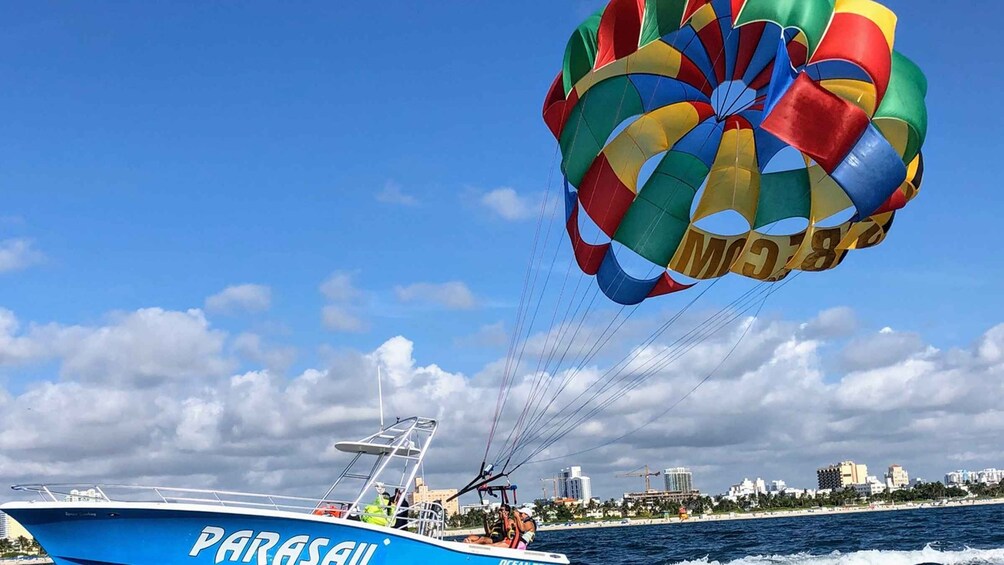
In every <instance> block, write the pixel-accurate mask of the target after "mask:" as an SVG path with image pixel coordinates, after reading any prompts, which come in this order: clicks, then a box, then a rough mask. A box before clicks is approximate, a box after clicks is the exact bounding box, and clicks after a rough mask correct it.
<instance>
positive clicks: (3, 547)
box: [0, 538, 14, 555]
mask: <svg viewBox="0 0 1004 565" xmlns="http://www.w3.org/2000/svg"><path fill="white" fill-rule="evenodd" d="M11 551H14V544H13V543H11V541H10V540H9V539H7V538H0V555H4V554H6V553H10V552H11Z"/></svg>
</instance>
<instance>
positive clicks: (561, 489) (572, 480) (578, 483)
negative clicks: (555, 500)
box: [558, 465, 593, 502]
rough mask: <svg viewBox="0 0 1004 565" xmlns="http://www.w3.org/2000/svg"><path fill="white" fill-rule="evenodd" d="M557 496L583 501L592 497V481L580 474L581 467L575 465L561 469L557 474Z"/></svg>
mask: <svg viewBox="0 0 1004 565" xmlns="http://www.w3.org/2000/svg"><path fill="white" fill-rule="evenodd" d="M558 496H559V497H560V498H572V499H575V500H582V501H585V502H588V501H589V499H591V498H592V497H593V488H592V482H591V481H590V479H589V477H586V476H584V475H583V474H582V467H579V466H577V465H576V466H574V467H568V468H565V469H562V470H561V474H560V475H558Z"/></svg>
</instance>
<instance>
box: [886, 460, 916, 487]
mask: <svg viewBox="0 0 1004 565" xmlns="http://www.w3.org/2000/svg"><path fill="white" fill-rule="evenodd" d="M885 480H886V485H888V486H889V487H891V488H906V487H908V486H910V474H909V473H907V472H906V469H904V468H903V467H901V466H899V465H890V466H889V471H888V472H887V473H886V475H885Z"/></svg>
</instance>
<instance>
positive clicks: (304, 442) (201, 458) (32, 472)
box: [0, 309, 1004, 496]
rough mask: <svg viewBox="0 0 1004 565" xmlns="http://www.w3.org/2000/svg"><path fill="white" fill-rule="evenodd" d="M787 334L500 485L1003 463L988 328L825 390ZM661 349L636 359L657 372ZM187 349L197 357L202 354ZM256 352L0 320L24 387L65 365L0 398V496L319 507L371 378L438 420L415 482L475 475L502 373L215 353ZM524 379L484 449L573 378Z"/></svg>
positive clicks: (717, 340)
mask: <svg viewBox="0 0 1004 565" xmlns="http://www.w3.org/2000/svg"><path fill="white" fill-rule="evenodd" d="M650 323H651V321H650V320H649V321H646V320H631V323H630V324H628V325H627V326H625V327H624V331H625V332H626V334H627V335H628V336H632V335H633V334H634V332H637V331H638V328H643V327H646V325H645V324H650ZM632 324H637V325H635V326H632ZM803 326H804V323H800V322H793V321H785V320H765V319H762V320H759V321H757V322H756V323H755V324H754V325H753V326H752V328H751V329H750V331H749V333H748V334H747V336H746V338H745V339H744V340H743V342H742V343H741V344H740V346H739V347H738V348H737V349H736V351H735V353H733V354H732V356H731V357H730V358H729V359H728V361H727V362H726V363H725V365H723V367H722V368H721V370H720V371H719V372H718V373H716V374H715V376H714V377H713V378H711V379H710V380H709V381H707V382H706V383H705V384H704V385H703V386H701V387H700V388H698V389H697V391H696V392H695V393H693V395H692V396H691V397H690V398H689V399H687V400H686V401H685V402H683V403H681V404H680V405H679V406H677V407H676V408H675V409H673V410H671V411H669V412H665V411H666V409H667V408H668V407H669V406H672V405H673V403H675V402H677V401H678V400H679V399H680V398H682V397H683V396H684V395H686V394H687V393H688V392H689V391H691V390H692V389H693V388H694V386H695V385H696V384H697V383H698V382H699V381H700V380H701V379H703V378H704V377H705V376H707V375H708V374H709V372H710V371H711V370H713V369H714V368H715V367H716V366H717V365H718V364H719V362H720V361H721V360H722V358H723V357H724V355H725V354H726V353H727V352H728V351H729V350H730V349H731V348H732V346H733V345H734V344H735V341H736V339H737V338H738V337H739V335H740V333H741V327H742V326H739V325H737V326H735V327H733V328H731V329H729V330H728V331H725V332H722V333H720V334H717V335H715V336H714V337H712V338H710V339H708V340H706V341H704V342H703V343H701V344H700V345H698V346H697V347H696V348H695V349H694V350H693V351H691V352H689V353H688V354H687V355H686V356H684V357H682V358H680V359H679V360H678V361H677V362H676V363H674V364H671V365H668V366H666V367H664V368H663V369H661V370H660V371H659V372H658V374H656V375H653V376H652V377H651V378H650V379H648V380H647V381H645V382H643V383H641V385H640V386H639V387H638V388H637V389H635V390H634V391H633V392H631V393H630V394H628V395H627V396H625V397H624V398H623V399H622V400H621V401H619V402H616V403H614V404H611V405H610V406H607V407H604V408H602V409H600V410H599V411H598V412H597V413H596V414H594V415H592V416H591V417H589V418H587V419H586V420H585V421H584V422H583V423H582V424H581V425H580V426H577V427H574V428H572V429H571V430H570V433H569V434H568V436H567V437H565V438H564V439H562V440H561V441H560V442H559V443H557V444H556V445H555V446H553V447H552V448H551V449H550V450H549V451H547V452H545V454H544V456H547V455H563V454H567V453H569V452H572V451H577V450H579V449H582V448H587V447H593V446H596V445H600V444H603V443H606V442H610V445H609V446H608V447H604V448H602V449H599V450H596V451H592V452H589V453H584V454H581V455H576V456H574V457H572V458H569V459H562V460H558V461H552V462H549V463H542V464H533V465H530V466H527V467H525V468H523V469H521V470H520V472H519V473H518V475H517V476H515V477H514V479H516V480H520V478H521V477H522V478H523V480H527V477H529V478H532V479H534V480H535V479H536V478H537V477H542V476H551V475H553V474H555V473H556V472H557V470H558V469H560V468H561V467H563V466H567V465H569V464H578V465H582V466H583V469H584V471H585V472H586V473H587V474H589V475H590V476H592V477H593V481H594V491H595V492H598V493H599V494H601V495H605V496H610V495H613V494H616V493H619V492H623V491H624V490H627V489H628V488H631V486H630V485H627V484H625V483H624V482H623V481H621V480H619V479H615V478H613V477H614V473H615V472H616V471H619V470H625V469H631V468H636V467H639V466H641V465H643V464H646V463H648V464H652V465H657V466H658V465H661V466H666V467H668V466H676V465H687V466H691V467H693V468H694V469H695V480H696V481H697V483H698V486H699V487H700V488H701V489H702V491H705V492H711V493H715V492H719V491H720V490H722V489H724V488H725V487H726V486H727V485H728V484H729V483H732V482H736V481H739V480H741V479H742V476H743V475H751V476H753V475H760V476H765V477H770V478H783V479H785V480H787V481H788V483H789V484H793V485H795V486H803V487H805V486H812V484H813V482H814V479H815V469H816V468H817V467H818V466H820V465H824V464H828V463H832V462H836V461H840V460H843V459H855V460H859V461H861V462H865V463H867V464H868V465H870V466H871V467H872V470H873V474H874V473H875V471H880V470H881V469H883V468H884V467H885V466H886V465H888V464H890V463H893V462H896V463H901V464H904V465H905V466H906V467H907V468H908V470H910V471H911V474H912V475H920V476H923V477H925V478H928V479H936V478H938V477H939V476H940V474H941V473H943V472H944V471H946V470H948V469H949V468H950V467H954V466H957V465H958V464H959V462H965V464H966V465H967V466H971V467H981V468H982V467H983V466H997V467H1000V466H1001V465H1002V462H1001V461H999V457H1000V453H1001V448H1000V440H999V438H1000V436H1001V435H1002V434H1004V411H1002V410H1001V408H1000V407H1001V406H1002V405H1004V384H1002V383H1004V355H1002V354H1001V352H1002V351H1004V325H1001V326H998V327H996V328H992V329H990V330H989V331H987V332H986V333H985V334H983V335H982V336H980V337H979V339H977V340H976V341H975V343H974V344H973V345H972V346H971V347H967V348H960V349H948V350H941V349H938V348H936V347H933V346H932V345H931V344H930V343H926V342H925V341H924V340H923V339H920V342H921V343H922V345H923V347H919V348H918V347H906V348H901V349H896V351H897V352H898V354H897V356H892V357H882V358H881V363H867V362H866V363H861V364H860V366H862V367H867V368H863V369H856V370H852V371H850V372H847V373H846V374H843V375H836V376H833V375H827V374H826V370H825V366H826V365H827V363H826V362H825V361H826V359H825V358H824V355H826V354H827V353H826V352H828V351H836V352H837V354H838V355H841V356H843V355H844V353H843V352H841V351H840V349H839V347H840V346H841V345H844V341H843V338H832V339H831V338H822V337H819V334H815V335H812V336H809V335H806V332H804V331H800V329H801V328H803ZM169 330H170V331H169ZM588 330H589V328H585V329H584V332H588ZM172 334H177V335H174V336H173V337H172ZM582 335H588V333H584V334H582ZM874 335H875V334H872V335H868V334H862V335H856V336H854V337H855V339H851V340H850V341H849V342H847V344H846V346H847V347H851V348H854V347H859V346H860V344H862V343H865V342H867V341H868V340H869V339H872V338H874ZM883 335H888V334H883ZM891 335H893V336H896V335H911V336H912V334H897V333H896V332H893V334H891ZM127 336H128V337H127ZM671 339H672V338H670V337H665V338H663V339H662V340H660V341H659V342H658V343H656V344H653V346H652V347H650V348H646V349H645V350H643V354H644V355H647V356H649V358H654V356H656V355H658V354H659V352H660V351H662V352H665V351H667V345H668V344H669V343H670V340H671ZM911 339H913V337H911ZM172 340H173V343H165V342H170V341H172ZM199 342H208V343H209V344H210V346H209V347H203V349H201V350H199V349H198V347H199V346H198V343H199ZM635 343H637V342H635ZM193 348H195V349H196V350H195V351H194V352H190V351H189V350H192V349H193ZM255 348H258V349H260V350H267V349H268V348H267V347H266V346H264V345H262V343H261V341H260V340H259V339H256V337H249V334H242V335H239V336H237V337H235V338H231V337H230V336H227V335H226V334H221V333H220V332H218V331H215V330H213V329H212V328H210V327H209V326H208V323H207V322H206V321H205V318H204V317H203V316H202V315H201V313H200V312H199V311H189V312H169V311H160V310H153V309H151V310H143V311H137V312H133V313H127V314H120V315H117V316H114V317H112V318H111V319H110V320H109V322H108V323H107V324H106V325H103V326H99V327H79V326H64V325H48V326H38V325H34V324H30V323H29V324H20V323H18V321H17V320H16V318H15V317H14V316H13V314H11V313H9V312H4V311H0V359H7V360H9V362H6V363H5V371H8V372H10V371H21V369H20V367H23V366H25V364H27V365H28V366H29V367H30V369H29V370H27V371H25V372H24V373H25V374H33V375H34V374H40V373H42V374H44V372H45V371H46V370H47V366H48V364H49V363H50V362H52V361H55V362H56V364H58V366H59V367H60V368H61V369H60V373H61V375H59V376H57V375H51V376H50V377H49V378H47V379H43V380H42V381H38V382H35V383H33V384H27V385H26V388H25V389H24V390H21V391H20V392H12V391H10V390H5V389H4V388H3V387H2V386H0V483H16V482H25V481H33V480H48V481H62V480H74V479H78V480H79V479H80V478H81V477H86V478H88V479H93V478H103V479H104V480H107V481H109V482H159V483H167V484H179V483H181V484H185V485H188V486H194V487H203V486H205V487H220V488H233V489H242V490H243V489H252V490H258V489H268V490H272V489H275V490H279V491H281V492H288V493H291V494H305V495H311V494H313V493H319V492H323V491H324V488H325V487H326V486H327V483H328V482H329V481H330V480H331V470H332V468H335V467H337V466H338V464H339V463H341V462H344V459H340V458H339V457H340V456H339V455H338V454H337V453H336V452H334V451H333V450H332V449H331V441H332V440H333V439H355V438H356V437H361V436H363V435H365V434H366V433H369V432H371V431H373V429H374V426H375V423H376V420H377V402H376V373H377V371H376V367H377V365H379V366H380V367H381V368H382V373H383V377H384V380H383V387H384V394H385V396H386V406H387V415H388V417H389V418H391V419H393V418H394V417H406V416H410V415H414V414H421V415H426V416H432V417H437V418H439V420H440V425H441V428H440V433H439V435H438V439H437V442H436V447H435V451H434V452H433V456H432V457H430V458H429V459H428V461H427V463H426V469H425V472H426V475H427V477H428V478H429V481H430V483H431V484H432V485H433V486H435V487H444V488H445V487H450V486H457V485H459V484H462V483H465V482H466V481H467V480H469V479H470V476H468V475H469V474H470V473H471V471H472V469H473V467H474V466H475V465H477V463H479V462H480V459H481V456H482V454H483V451H484V441H485V438H486V436H487V432H488V425H489V422H490V418H491V416H492V415H493V414H494V410H495V405H496V400H497V398H498V385H499V377H500V372H501V370H502V366H504V361H501V360H496V361H493V362H491V363H489V364H487V365H486V367H485V369H484V370H483V371H482V372H481V373H480V374H478V375H474V376H472V377H468V376H465V375H462V374H460V373H458V372H456V371H453V370H450V368H449V365H450V364H451V362H450V361H448V360H447V361H444V362H442V363H432V362H425V361H423V362H419V361H418V358H419V357H421V356H422V355H423V354H424V353H423V350H422V348H421V345H420V344H415V343H414V342H412V341H411V340H409V339H407V338H405V337H402V336H398V337H394V338H391V339H389V340H387V341H386V342H385V343H383V344H381V345H380V346H379V347H377V348H376V349H375V350H373V351H370V352H358V351H343V352H341V353H340V354H338V355H337V356H333V357H332V359H331V361H330V365H328V366H326V367H322V368H312V369H308V370H305V371H303V372H302V373H300V374H299V375H297V376H295V377H293V378H287V377H284V376H282V375H281V374H280V373H278V372H276V371H273V370H269V369H266V368H260V369H251V370H246V369H243V368H242V369H240V370H239V371H238V370H237V369H236V367H235V366H233V365H232V364H230V362H229V361H227V359H226V357H225V356H223V355H222V354H221V351H226V350H230V349H248V350H254V349H255ZM542 351H543V350H541V351H539V352H531V351H529V350H528V352H527V355H528V357H533V356H534V355H537V354H539V353H540V352H542ZM620 351H621V352H623V351H625V350H624V349H622V350H620ZM186 352H187V353H186ZM5 355H6V356H5ZM852 355H858V357H859V358H867V357H868V356H867V355H866V354H865V353H861V354H852ZM173 356H182V357H185V358H186V359H187V360H186V361H183V362H182V361H178V360H172V359H169V358H170V357H173ZM0 362H2V361H0ZM525 365H526V366H527V367H528V368H524V369H521V370H520V371H519V372H518V373H517V375H516V380H515V384H514V387H513V389H512V391H511V393H510V405H509V408H510V409H509V410H507V411H506V412H504V414H503V421H502V424H501V426H500V428H499V429H500V433H499V434H498V435H497V438H496V443H495V445H496V446H500V445H501V444H502V443H504V442H505V439H506V436H507V434H508V431H509V430H511V429H512V427H513V423H514V422H515V420H516V418H517V417H518V416H519V409H521V408H522V407H523V406H525V405H526V401H527V399H530V398H548V397H547V396H545V395H542V392H543V389H544V388H545V385H546V384H547V383H551V390H552V391H553V390H555V389H556V387H557V385H558V384H559V383H560V382H561V381H562V380H563V377H564V376H566V375H569V374H570V373H569V372H568V371H559V372H558V373H557V375H550V374H537V373H534V372H533V368H534V366H535V365H536V359H529V360H527V362H526V363H525ZM607 367H609V361H600V360H596V361H595V363H594V364H593V365H591V366H587V367H584V368H582V370H581V371H580V372H578V373H577V374H576V375H575V376H574V378H572V379H571V380H570V381H569V382H568V388H567V389H566V390H565V391H563V392H562V393H561V394H560V395H559V396H558V401H557V402H556V403H555V405H554V406H553V407H552V408H551V410H552V412H550V413H554V412H553V411H556V410H558V409H560V408H561V407H562V406H565V405H567V404H568V403H569V402H570V401H572V400H573V399H574V398H575V396H576V395H577V394H578V393H579V392H581V391H584V390H588V387H589V386H590V384H591V383H593V382H595V381H596V380H597V379H598V378H599V377H600V375H602V374H603V373H604V372H605V371H606V369H607ZM102 375H112V377H107V376H106V377H104V378H102V377H101V376H102ZM147 375H158V378H153V379H149V378H146V376H147ZM201 375H208V377H205V376H201ZM601 382H607V381H601ZM83 408H86V409H83ZM664 412H665V413H664ZM653 419H654V420H655V421H654V423H653V424H651V425H649V426H647V427H645V428H643V429H642V430H641V431H639V432H637V433H635V434H634V435H631V436H629V437H627V438H624V439H619V440H618V439H617V438H618V437H619V436H621V435H623V434H625V433H627V432H629V431H631V430H632V429H634V428H637V427H638V426H641V425H642V424H644V423H645V422H647V421H649V420H653ZM193 453H198V457H193V456H192V454H193ZM492 454H494V452H493V453H492ZM994 458H997V459H994ZM0 496H3V495H0ZM7 496H9V495H7Z"/></svg>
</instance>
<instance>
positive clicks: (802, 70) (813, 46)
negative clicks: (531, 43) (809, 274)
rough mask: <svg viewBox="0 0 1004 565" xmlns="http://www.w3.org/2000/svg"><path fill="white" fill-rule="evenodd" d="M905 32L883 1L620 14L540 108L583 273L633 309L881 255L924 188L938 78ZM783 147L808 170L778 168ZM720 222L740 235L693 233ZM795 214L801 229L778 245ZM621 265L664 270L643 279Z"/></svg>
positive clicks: (769, 0) (746, 1)
mask: <svg viewBox="0 0 1004 565" xmlns="http://www.w3.org/2000/svg"><path fill="white" fill-rule="evenodd" d="M895 28H896V15H895V14H893V12H892V11H890V10H889V9H888V8H886V7H884V6H882V5H881V4H878V3H876V2H873V1H871V0H612V1H611V2H610V3H609V4H608V5H607V6H606V8H604V9H603V10H601V11H600V12H598V13H596V14H595V15H593V16H592V17H590V18H589V19H588V20H586V21H585V22H584V23H583V24H582V25H580V26H579V28H578V29H577V30H576V31H575V33H574V34H573V35H572V38H571V40H570V41H569V43H568V47H567V48H566V50H565V59H564V66H563V68H562V71H561V73H560V74H559V75H558V78H557V79H556V80H555V82H554V84H553V86H552V87H551V90H550V93H549V94H548V96H547V100H546V101H545V104H544V120H545V122H546V123H547V125H548V127H549V128H550V129H551V131H552V132H553V133H554V136H555V137H556V138H557V139H558V142H559V145H560V148H561V155H562V162H561V167H562V172H563V173H564V176H565V204H566V227H567V231H568V235H569V237H570V239H571V243H572V247H573V249H574V253H575V258H576V261H577V262H578V264H579V266H580V267H581V269H582V270H583V271H584V272H585V273H587V274H590V275H596V277H597V282H598V284H599V286H600V288H601V289H602V290H603V292H604V293H605V294H606V295H607V296H608V297H610V298H611V299H612V300H614V301H616V302H619V303H621V304H637V303H640V302H641V301H643V300H644V299H645V298H648V297H652V296H658V295H662V294H667V293H670V292H675V291H678V290H683V289H685V288H689V287H690V286H692V285H691V284H685V283H683V282H680V281H681V280H682V277H680V276H674V274H680V275H684V276H686V277H689V278H690V279H711V278H715V277H720V276H723V275H725V274H727V273H736V274H739V275H743V276H746V277H750V278H753V279H757V280H761V281H776V280H780V279H782V278H784V277H785V276H787V275H788V273H790V272H791V271H792V270H802V271H823V270H827V269H832V268H834V267H836V266H837V265H838V264H840V262H841V261H842V260H843V258H844V257H845V255H846V254H847V252H848V251H849V250H851V249H864V248H867V247H873V246H875V245H878V244H879V243H881V242H882V241H883V240H884V239H885V237H886V234H887V233H888V231H889V228H890V227H891V226H892V222H893V217H894V215H895V212H896V211H897V210H899V209H901V208H903V207H904V206H905V205H906V204H907V202H909V201H910V200H911V199H912V198H913V197H914V196H916V194H917V191H918V190H919V188H920V182H921V178H922V176H923V157H922V155H921V146H922V145H923V142H924V137H925V135H926V133H927V109H926V106H925V103H924V97H925V96H926V93H927V81H926V79H925V78H924V75H923V73H922V72H921V71H920V69H919V68H918V67H917V65H915V64H914V63H913V62H911V61H910V60H909V59H907V58H906V57H904V56H903V55H901V54H899V53H898V52H896V51H894V50H893V40H894V36H895ZM786 148H793V149H794V150H797V153H794V152H793V151H791V150H788V151H787V153H788V154H789V156H790V155H800V156H801V159H799V160H798V161H797V162H798V165H797V166H796V167H795V168H791V167H782V168H781V169H782V170H775V169H778V167H777V166H776V165H777V163H780V162H781V161H782V159H775V157H777V156H778V155H779V154H783V153H782V152H783V150H785V149H786ZM772 161H776V162H775V163H774V166H772ZM803 163H804V166H803ZM652 164H654V168H651V165H652ZM646 168H651V170H650V171H649V172H648V173H649V174H647V178H646V172H645V171H644V169H646ZM639 185H640V186H639ZM730 211H731V212H730ZM583 213H584V214H586V217H580V214H583ZM724 213H731V214H732V215H733V216H734V217H735V215H738V217H739V218H741V221H742V224H743V226H744V230H745V231H743V232H742V233H738V234H730V235H721V234H716V233H712V232H711V231H709V230H707V229H702V227H699V226H698V224H699V223H700V224H702V225H706V224H707V222H702V220H705V219H708V218H713V217H715V216H716V215H719V214H724ZM848 216H849V218H850V219H847V220H846V221H842V222H834V221H833V220H834V218H838V219H839V218H841V217H848ZM792 218H801V219H803V220H804V222H803V223H802V225H804V226H805V229H804V230H801V231H798V232H797V233H789V234H784V235H779V234H772V233H771V228H772V226H775V225H777V223H778V222H780V221H781V220H789V219H792ZM587 219H588V221H589V222H591V223H592V224H594V225H595V227H597V228H598V230H597V232H598V235H599V237H600V240H599V241H595V242H587V241H586V240H585V239H584V237H583V234H582V231H583V230H582V229H581V228H580V224H583V222H585V221H586V220H587ZM833 223H836V225H833ZM800 227H801V226H800ZM618 253H620V254H622V255H623V254H627V253H629V254H632V255H633V256H635V257H641V258H644V260H647V261H650V262H651V263H652V265H653V267H655V268H657V270H658V271H661V273H660V274H659V275H658V276H656V277H655V278H637V277H635V276H632V275H631V274H628V272H627V271H626V270H625V269H624V268H623V267H622V263H623V261H619V260H618Z"/></svg>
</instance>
